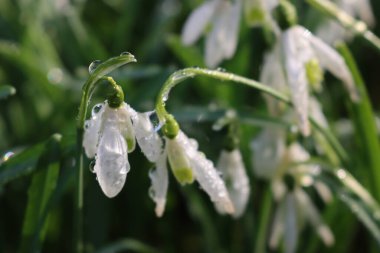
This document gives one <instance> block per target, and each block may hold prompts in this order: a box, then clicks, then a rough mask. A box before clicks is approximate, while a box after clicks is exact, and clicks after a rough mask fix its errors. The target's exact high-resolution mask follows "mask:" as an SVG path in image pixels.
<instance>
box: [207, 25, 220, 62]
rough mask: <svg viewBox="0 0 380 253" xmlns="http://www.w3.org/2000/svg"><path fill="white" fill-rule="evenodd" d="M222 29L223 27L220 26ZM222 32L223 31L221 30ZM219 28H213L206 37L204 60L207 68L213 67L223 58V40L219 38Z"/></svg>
mask: <svg viewBox="0 0 380 253" xmlns="http://www.w3.org/2000/svg"><path fill="white" fill-rule="evenodd" d="M220 28H221V29H223V27H220ZM222 32H223V33H224V31H223V30H222ZM218 33H219V30H216V29H213V30H212V31H211V32H210V33H208V34H207V37H206V46H205V62H206V66H207V67H209V68H215V67H216V66H218V65H219V63H220V62H221V61H222V60H223V58H224V53H223V43H224V42H223V41H220V40H219V34H218Z"/></svg>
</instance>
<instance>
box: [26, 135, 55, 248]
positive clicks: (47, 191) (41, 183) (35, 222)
mask: <svg viewBox="0 0 380 253" xmlns="http://www.w3.org/2000/svg"><path fill="white" fill-rule="evenodd" d="M60 140H61V136H60V135H57V134H56V135H53V136H52V137H51V139H50V140H49V141H48V143H47V144H46V145H45V147H44V152H43V154H42V155H41V157H40V158H39V160H38V163H37V167H40V168H46V167H47V169H44V170H43V169H40V170H37V171H36V172H35V174H34V175H33V177H32V182H31V185H30V187H29V191H28V204H27V208H26V214H25V218H24V225H23V229H22V238H21V243H20V250H19V252H21V253H23V252H38V251H40V247H41V243H42V242H43V240H44V238H45V234H46V233H45V231H46V217H45V220H43V219H42V218H43V217H44V216H43V214H44V212H45V209H46V207H47V203H48V200H49V199H50V197H51V194H52V192H53V191H54V189H55V187H56V183H57V179H58V174H59V163H58V162H57V158H58V157H59V156H60ZM40 222H41V223H42V224H44V226H39V224H40Z"/></svg>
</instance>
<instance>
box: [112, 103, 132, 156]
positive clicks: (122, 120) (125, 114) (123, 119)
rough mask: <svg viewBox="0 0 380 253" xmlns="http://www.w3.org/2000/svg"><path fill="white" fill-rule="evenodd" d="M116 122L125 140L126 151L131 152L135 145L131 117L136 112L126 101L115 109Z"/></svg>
mask: <svg viewBox="0 0 380 253" xmlns="http://www.w3.org/2000/svg"><path fill="white" fill-rule="evenodd" d="M117 110H118V112H117V118H118V119H117V122H118V127H119V129H120V132H121V134H122V135H123V136H124V138H125V139H126V141H127V145H128V152H129V153H130V152H132V151H133V150H135V147H136V136H135V130H134V128H133V125H132V118H133V117H135V115H136V114H137V112H136V111H135V110H133V109H132V108H131V107H130V106H129V105H128V104H127V103H124V105H123V106H122V107H120V108H118V109H117Z"/></svg>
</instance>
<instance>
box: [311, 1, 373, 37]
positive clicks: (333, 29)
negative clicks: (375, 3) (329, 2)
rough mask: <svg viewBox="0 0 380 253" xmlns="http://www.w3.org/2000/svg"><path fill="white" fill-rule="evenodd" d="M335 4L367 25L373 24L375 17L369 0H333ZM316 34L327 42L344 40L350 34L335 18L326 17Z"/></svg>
mask: <svg viewBox="0 0 380 253" xmlns="http://www.w3.org/2000/svg"><path fill="white" fill-rule="evenodd" d="M334 2H336V4H337V5H338V6H339V7H340V8H341V9H342V10H343V11H344V12H346V13H347V14H349V15H351V16H353V17H358V18H360V19H361V20H363V21H364V22H365V23H366V24H367V25H369V26H373V25H374V24H375V18H374V15H373V12H372V9H371V4H370V1H369V0H335V1H334ZM316 35H317V36H318V37H319V38H321V39H322V40H324V41H326V42H327V43H328V44H333V43H335V42H337V41H339V40H346V39H348V38H350V37H351V34H350V33H349V32H348V31H346V30H345V29H344V28H343V27H342V26H341V25H340V24H339V23H337V22H336V21H335V20H332V19H328V20H326V21H325V22H323V23H322V25H321V26H320V27H319V28H318V29H317V31H316Z"/></svg>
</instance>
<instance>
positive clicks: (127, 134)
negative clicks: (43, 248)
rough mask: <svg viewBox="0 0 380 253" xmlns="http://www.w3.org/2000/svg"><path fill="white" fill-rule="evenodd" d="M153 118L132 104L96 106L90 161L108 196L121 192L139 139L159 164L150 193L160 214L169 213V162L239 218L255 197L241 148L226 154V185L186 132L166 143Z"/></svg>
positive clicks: (88, 130)
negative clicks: (92, 161)
mask: <svg viewBox="0 0 380 253" xmlns="http://www.w3.org/2000/svg"><path fill="white" fill-rule="evenodd" d="M149 116H150V113H138V112H136V111H135V110H133V109H132V108H131V107H130V106H129V105H127V104H126V103H123V104H122V105H121V106H120V107H119V108H111V107H110V106H109V105H108V104H107V102H105V103H102V104H98V105H96V106H95V107H94V108H93V111H92V117H91V119H89V120H87V121H86V122H85V132H84V140H83V147H84V149H85V152H86V155H87V156H88V157H89V158H95V167H94V172H95V173H96V176H97V179H98V181H99V184H100V187H101V189H102V190H103V192H104V194H105V195H106V196H107V197H110V198H112V197H114V196H116V195H117V194H118V193H119V192H120V191H121V189H122V187H123V185H124V183H125V180H126V176H127V173H128V171H129V169H130V165H129V162H128V153H129V152H132V151H133V150H134V148H135V142H136V140H137V143H138V145H139V146H140V149H141V151H142V152H143V153H144V155H145V156H146V157H147V159H148V160H149V161H150V162H152V163H155V165H156V168H155V169H154V170H151V172H150V173H149V176H150V179H151V182H152V186H151V188H150V191H149V192H150V196H151V198H152V199H153V200H154V201H155V203H156V209H155V212H156V215H157V216H159V217H160V216H162V214H163V212H164V210H165V204H166V194H167V189H168V182H169V179H168V168H167V161H168V162H169V164H170V167H171V170H172V172H173V174H174V176H175V177H176V179H177V180H178V181H179V182H180V183H182V184H186V183H192V182H193V181H194V179H195V180H196V181H197V182H198V183H199V184H200V186H201V188H202V189H203V190H204V191H205V192H206V193H207V194H208V195H209V197H210V199H211V200H212V201H213V203H214V204H215V206H216V208H217V210H218V211H219V212H220V213H227V214H233V215H234V217H239V216H240V215H241V214H242V213H243V211H244V209H245V206H246V203H247V201H248V196H249V183H248V178H247V175H246V173H245V169H244V165H243V162H242V158H241V155H240V153H239V152H238V151H236V150H235V151H232V152H223V153H222V155H221V158H220V162H219V164H220V169H221V171H222V172H223V173H225V174H224V175H225V180H226V181H228V182H229V184H227V186H226V184H225V183H224V181H223V179H222V177H221V176H220V172H219V171H218V170H217V169H216V168H215V166H214V164H213V163H212V162H211V161H210V160H208V159H207V158H206V157H205V155H204V154H203V153H201V152H200V151H198V143H197V141H196V140H194V139H190V138H188V137H187V136H186V135H185V134H184V133H183V132H182V131H179V133H178V134H177V136H176V137H174V138H173V139H170V138H167V137H165V138H164V139H162V138H161V137H160V135H159V134H158V133H157V132H156V131H155V129H154V126H153V124H152V122H151V120H150V118H149Z"/></svg>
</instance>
